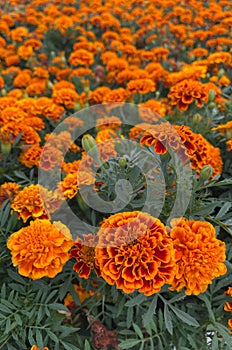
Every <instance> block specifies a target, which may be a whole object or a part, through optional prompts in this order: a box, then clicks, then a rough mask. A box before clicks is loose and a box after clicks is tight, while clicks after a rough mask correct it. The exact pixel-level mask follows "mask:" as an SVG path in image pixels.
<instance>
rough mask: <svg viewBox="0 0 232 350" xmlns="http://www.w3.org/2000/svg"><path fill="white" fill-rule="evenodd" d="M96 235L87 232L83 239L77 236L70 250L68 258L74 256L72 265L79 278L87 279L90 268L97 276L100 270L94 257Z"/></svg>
mask: <svg viewBox="0 0 232 350" xmlns="http://www.w3.org/2000/svg"><path fill="white" fill-rule="evenodd" d="M97 240H98V237H97V236H94V235H92V234H91V233H89V234H84V235H83V239H80V238H77V240H76V241H75V246H74V247H73V248H72V249H71V251H70V258H75V259H76V262H75V264H74V266H73V270H75V271H76V272H77V273H78V275H79V276H80V277H81V278H85V279H88V278H89V276H90V272H91V270H94V271H95V272H96V274H97V275H98V276H100V271H99V267H98V264H97V262H96V259H95V247H96V245H97Z"/></svg>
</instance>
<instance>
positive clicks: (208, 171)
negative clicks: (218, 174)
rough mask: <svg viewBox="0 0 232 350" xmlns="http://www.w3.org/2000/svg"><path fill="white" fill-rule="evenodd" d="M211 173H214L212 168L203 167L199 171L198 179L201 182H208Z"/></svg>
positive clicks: (208, 166)
mask: <svg viewBox="0 0 232 350" xmlns="http://www.w3.org/2000/svg"><path fill="white" fill-rule="evenodd" d="M213 173H214V168H213V167H211V166H210V165H205V166H203V168H202V169H201V172H200V179H201V180H203V181H205V180H208V179H209V178H210V177H211V176H212V175H213Z"/></svg>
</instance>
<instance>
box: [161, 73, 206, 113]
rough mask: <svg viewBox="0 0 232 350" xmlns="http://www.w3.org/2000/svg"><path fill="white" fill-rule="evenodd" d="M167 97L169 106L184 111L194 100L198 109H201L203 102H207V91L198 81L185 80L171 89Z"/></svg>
mask: <svg viewBox="0 0 232 350" xmlns="http://www.w3.org/2000/svg"><path fill="white" fill-rule="evenodd" d="M168 97H170V98H171V105H173V106H175V105H177V107H178V108H179V109H180V110H181V111H186V110H187V109H188V107H189V105H190V104H191V103H192V102H193V101H194V100H195V101H196V104H197V106H198V107H202V106H203V102H207V101H208V90H207V87H206V86H205V85H204V84H202V83H200V82H199V81H196V80H193V79H185V80H182V81H180V82H178V83H176V84H175V85H174V86H172V87H171V89H170V92H169V94H168Z"/></svg>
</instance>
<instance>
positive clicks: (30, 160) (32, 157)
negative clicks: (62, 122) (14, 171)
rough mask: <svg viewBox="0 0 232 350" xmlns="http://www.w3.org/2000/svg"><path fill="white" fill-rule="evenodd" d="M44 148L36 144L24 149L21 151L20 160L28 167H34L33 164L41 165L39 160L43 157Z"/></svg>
mask: <svg viewBox="0 0 232 350" xmlns="http://www.w3.org/2000/svg"><path fill="white" fill-rule="evenodd" d="M42 150H43V148H42V147H40V146H39V145H34V146H32V147H29V148H25V149H23V151H22V152H21V153H20V156H19V161H20V162H21V163H22V164H23V165H25V166H26V167H27V168H32V167H33V166H39V161H40V157H41V153H42Z"/></svg>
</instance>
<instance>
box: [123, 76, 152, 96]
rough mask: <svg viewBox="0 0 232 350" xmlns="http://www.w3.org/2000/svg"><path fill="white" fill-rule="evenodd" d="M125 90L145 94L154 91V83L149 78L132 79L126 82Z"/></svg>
mask: <svg viewBox="0 0 232 350" xmlns="http://www.w3.org/2000/svg"><path fill="white" fill-rule="evenodd" d="M127 91H128V92H129V93H130V94H132V95H134V94H147V93H148V92H151V91H155V83H154V81H152V80H151V79H134V80H131V81H129V83H128V84H127Z"/></svg>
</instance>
